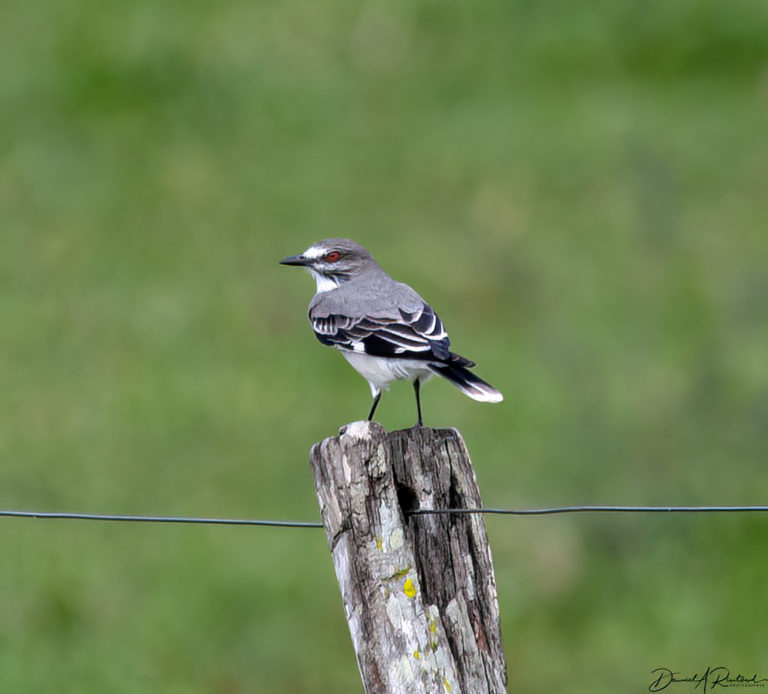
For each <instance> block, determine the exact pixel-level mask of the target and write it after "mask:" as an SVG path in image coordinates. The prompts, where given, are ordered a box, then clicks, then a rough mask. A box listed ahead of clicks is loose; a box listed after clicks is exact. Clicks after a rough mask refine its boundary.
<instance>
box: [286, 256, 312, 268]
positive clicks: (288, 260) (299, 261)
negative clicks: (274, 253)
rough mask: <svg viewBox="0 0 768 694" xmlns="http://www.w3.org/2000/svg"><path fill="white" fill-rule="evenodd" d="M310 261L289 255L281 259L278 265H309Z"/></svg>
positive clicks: (302, 257)
mask: <svg viewBox="0 0 768 694" xmlns="http://www.w3.org/2000/svg"><path fill="white" fill-rule="evenodd" d="M311 262H312V261H311V260H309V259H308V258H305V257H304V256H303V255H289V256H288V257H287V258H283V259H282V260H281V261H280V265H299V266H305V265H309V264H310V263H311Z"/></svg>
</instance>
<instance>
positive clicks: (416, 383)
mask: <svg viewBox="0 0 768 694" xmlns="http://www.w3.org/2000/svg"><path fill="white" fill-rule="evenodd" d="M420 388H421V381H419V379H418V378H417V379H415V380H414V381H413V392H414V393H416V411H417V412H418V413H419V420H418V422H416V426H422V423H421V395H420V393H419V390H420Z"/></svg>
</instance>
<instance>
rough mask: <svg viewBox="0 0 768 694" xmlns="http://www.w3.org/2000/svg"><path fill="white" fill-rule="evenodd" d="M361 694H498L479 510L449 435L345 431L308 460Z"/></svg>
mask: <svg viewBox="0 0 768 694" xmlns="http://www.w3.org/2000/svg"><path fill="white" fill-rule="evenodd" d="M310 459H311V463H312V470H313V473H314V477H315V487H316V489H317V496H318V500H319V502H320V509H321V512H322V516H323V523H324V525H325V531H326V535H327V538H328V545H329V547H330V549H331V555H332V558H333V563H334V567H335V569H336V577H337V579H338V581H339V587H340V589H341V595H342V599H343V602H344V609H345V613H346V617H347V622H348V623H349V630H350V632H351V634H352V641H353V644H354V648H355V653H356V654H357V662H358V666H359V668H360V674H361V676H362V679H363V684H364V686H365V691H366V694H418V693H421V692H423V693H424V694H435V693H436V692H450V693H451V694H459V693H463V694H485V693H488V694H500V693H503V692H506V680H507V676H506V665H505V662H504V653H503V651H502V645H501V632H500V628H499V613H498V599H497V596H496V583H495V579H494V576H493V565H492V564H491V553H490V549H489V547H488V538H487V536H486V532H485V522H484V520H483V516H482V515H479V514H467V515H420V516H413V515H409V514H408V512H409V511H412V510H416V509H437V508H477V507H480V506H481V505H482V503H481V499H480V493H479V490H478V487H477V482H476V479H475V474H474V470H473V469H472V463H471V461H470V459H469V454H468V452H467V449H466V446H465V445H464V441H463V440H462V438H461V435H460V434H459V432H458V431H456V430H455V429H429V428H425V427H415V428H413V429H406V430H403V431H394V432H389V433H388V432H386V431H385V430H384V428H383V427H382V426H381V425H379V424H377V423H375V422H354V423H353V424H350V425H348V426H346V427H344V428H343V429H342V431H341V435H340V436H337V437H334V438H329V439H325V440H324V441H322V442H320V443H318V444H315V445H314V446H313V447H312V452H311V454H310Z"/></svg>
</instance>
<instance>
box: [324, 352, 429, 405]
mask: <svg viewBox="0 0 768 694" xmlns="http://www.w3.org/2000/svg"><path fill="white" fill-rule="evenodd" d="M339 351H340V352H341V353H342V355H343V356H344V358H345V359H346V360H347V361H348V362H349V363H350V364H351V365H352V368H354V369H355V371H357V373H359V374H360V375H361V376H362V377H363V378H364V379H365V380H366V381H368V383H369V384H370V386H371V392H372V393H373V395H374V396H375V395H376V393H378V392H379V391H380V390H381V389H382V388H384V389H387V388H389V384H390V383H392V381H401V380H409V381H413V380H415V379H416V378H418V379H419V380H420V381H422V382H423V381H426V380H427V379H428V378H430V377H431V376H432V372H431V371H430V370H429V368H428V367H427V365H426V364H425V363H424V362H423V361H420V360H418V359H390V358H387V357H372V356H371V355H370V354H362V353H360V352H348V351H347V350H339Z"/></svg>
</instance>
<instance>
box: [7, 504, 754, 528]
mask: <svg viewBox="0 0 768 694" xmlns="http://www.w3.org/2000/svg"><path fill="white" fill-rule="evenodd" d="M760 512H768V506H617V505H610V506H608V505H605V506H589V505H579V506H549V507H543V508H518V509H512V508H509V509H508V508H438V509H426V508H424V509H418V510H413V511H408V512H407V513H406V515H408V516H411V517H412V516H436V515H454V516H458V515H477V514H483V515H489V516H490V515H503V516H547V515H557V514H566V513H760ZM0 518H26V519H37V520H79V521H101V522H120V523H178V524H186V525H249V526H262V527H269V528H322V527H323V524H322V523H317V522H312V521H292V520H268V519H255V518H204V517H200V516H142V515H125V514H113V513H69V512H63V511H16V510H0Z"/></svg>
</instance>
